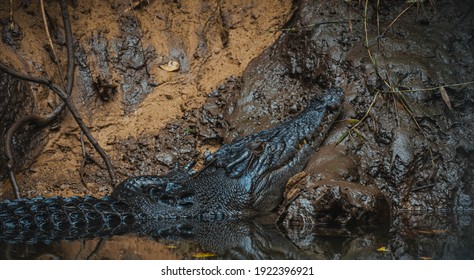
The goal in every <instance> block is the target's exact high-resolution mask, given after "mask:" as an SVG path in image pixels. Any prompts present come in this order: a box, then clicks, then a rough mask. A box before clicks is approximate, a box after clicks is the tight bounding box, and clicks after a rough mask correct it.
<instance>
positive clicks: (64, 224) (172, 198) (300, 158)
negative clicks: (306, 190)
mask: <svg viewBox="0 0 474 280" xmlns="http://www.w3.org/2000/svg"><path fill="white" fill-rule="evenodd" d="M342 100H343V93H342V91H341V90H339V89H329V90H328V91H327V92H326V94H325V95H324V96H323V97H322V98H319V99H315V100H313V101H311V103H310V104H309V105H308V107H307V108H306V109H305V110H304V111H303V112H302V113H301V114H300V115H298V116H297V117H295V118H293V119H291V120H289V121H287V122H286V123H283V124H281V125H279V126H277V127H274V128H272V129H268V130H264V131H261V132H258V133H255V134H252V135H249V136H246V137H243V138H241V139H239V140H237V141H234V142H233V143H231V144H226V145H224V146H222V147H221V148H220V149H219V150H218V151H217V152H215V153H214V154H212V155H210V156H209V157H208V158H207V159H206V165H205V167H204V168H203V169H202V170H199V171H192V170H190V169H176V170H173V171H172V172H170V173H168V174H167V175H164V176H138V177H132V178H129V179H127V180H125V181H123V182H122V183H121V184H120V185H119V186H118V187H117V188H116V189H115V191H114V192H113V193H112V195H111V196H110V197H104V198H101V199H97V198H92V197H85V198H80V197H73V198H62V197H57V198H53V199H42V198H37V199H20V200H13V201H5V202H2V203H0V240H7V241H12V242H16V241H26V242H37V241H40V240H41V241H50V240H54V239H78V238H88V237H92V236H107V235H113V234H120V233H124V232H130V231H140V232H146V231H147V230H146V228H154V224H160V223H162V221H164V220H181V221H182V220H190V219H191V220H199V221H206V220H215V219H218V220H223V219H240V218H247V217H252V216H254V215H258V214H262V213H268V212H271V211H272V210H274V209H275V208H276V207H277V206H278V205H279V204H280V203H281V201H282V199H283V192H284V190H285V186H286V183H287V182H288V180H289V179H290V178H291V177H292V176H293V175H294V174H296V173H298V172H301V171H302V170H303V169H304V167H305V165H306V163H307V161H308V160H309V158H310V157H311V155H312V154H313V153H314V151H315V150H316V149H317V148H318V146H319V145H320V144H321V142H322V140H323V139H324V137H325V136H326V134H327V132H328V131H329V129H330V127H331V125H332V124H333V123H334V121H335V120H336V118H337V116H338V115H339V113H340V111H341V107H342V106H341V104H342Z"/></svg>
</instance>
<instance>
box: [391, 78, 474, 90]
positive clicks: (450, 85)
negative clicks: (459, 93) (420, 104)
mask: <svg viewBox="0 0 474 280" xmlns="http://www.w3.org/2000/svg"><path fill="white" fill-rule="evenodd" d="M472 84H474V81H471V82H464V83H457V84H449V85H443V86H444V87H463V86H468V85H472ZM434 90H439V86H436V87H429V88H420V89H405V90H393V89H392V90H388V91H384V93H397V92H400V93H404V92H416V91H434Z"/></svg>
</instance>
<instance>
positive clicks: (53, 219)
mask: <svg viewBox="0 0 474 280" xmlns="http://www.w3.org/2000/svg"><path fill="white" fill-rule="evenodd" d="M137 219H138V217H137V216H135V215H133V213H132V212H131V209H130V207H129V206H128V205H127V204H126V203H123V202H121V201H118V200H115V199H113V198H111V197H103V198H101V199H98V198H94V197H89V196H86V197H68V198H64V197H53V198H33V199H17V200H7V201H3V202H1V203H0V241H4V242H8V243H17V242H25V243H38V242H40V241H41V242H44V243H50V242H51V241H53V240H58V239H65V240H72V239H85V238H93V237H106V236H111V235H116V234H123V233H126V232H129V231H132V230H133V228H134V227H135V225H136V222H137Z"/></svg>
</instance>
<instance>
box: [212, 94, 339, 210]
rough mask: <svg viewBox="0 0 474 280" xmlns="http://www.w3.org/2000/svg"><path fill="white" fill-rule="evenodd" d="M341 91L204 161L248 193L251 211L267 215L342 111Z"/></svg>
mask: <svg viewBox="0 0 474 280" xmlns="http://www.w3.org/2000/svg"><path fill="white" fill-rule="evenodd" d="M342 101H343V92H342V91H341V90H340V89H329V90H328V91H327V92H326V93H325V94H324V96H323V97H320V98H316V99H314V100H312V101H311V103H310V104H309V106H308V107H307V108H306V109H305V110H304V111H303V112H302V113H301V114H300V115H298V116H297V117H296V118H293V119H291V120H289V121H288V122H286V123H284V124H281V125H279V126H277V127H274V128H272V129H269V130H265V131H261V132H259V133H256V134H252V135H249V136H246V137H243V138H241V139H239V140H237V141H235V142H233V143H230V144H226V145H224V146H222V148H221V149H219V150H218V151H217V152H216V153H214V154H212V155H210V156H209V157H208V158H207V159H206V162H207V163H208V164H209V165H213V166H216V167H219V168H224V169H225V170H226V173H227V176H230V177H231V178H233V179H238V180H239V181H240V184H241V185H243V186H244V188H245V190H246V192H247V193H248V194H249V199H250V204H251V205H252V207H253V208H254V210H256V211H259V212H269V211H272V210H273V209H275V208H276V207H277V206H278V205H279V204H280V202H281V200H282V198H283V192H284V190H285V186H286V184H287V182H288V180H289V179H290V178H291V177H292V176H293V175H295V174H296V173H298V172H301V171H302V170H303V169H304V167H305V165H306V163H307V162H308V160H309V158H310V157H311V155H312V154H313V152H314V151H315V150H316V149H317V148H318V146H319V145H320V144H321V142H322V140H323V139H324V137H325V136H326V134H327V132H328V130H329V128H330V126H331V125H332V123H333V122H334V121H335V120H336V118H337V116H338V115H339V113H340V111H341V108H342V106H341V104H342Z"/></svg>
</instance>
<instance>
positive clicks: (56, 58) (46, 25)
mask: <svg viewBox="0 0 474 280" xmlns="http://www.w3.org/2000/svg"><path fill="white" fill-rule="evenodd" d="M40 7H41V14H42V16H43V24H44V31H45V32H46V37H47V38H48V43H49V46H50V47H51V52H52V53H53V59H54V63H56V66H57V67H58V72H59V77H60V78H61V82H62V84H63V86H64V87H66V84H65V82H64V76H63V72H62V71H61V66H60V65H59V59H58V56H57V55H56V49H55V48H54V45H53V40H51V34H49V27H48V20H47V19H46V11H45V9H44V3H43V0H40Z"/></svg>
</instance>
